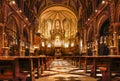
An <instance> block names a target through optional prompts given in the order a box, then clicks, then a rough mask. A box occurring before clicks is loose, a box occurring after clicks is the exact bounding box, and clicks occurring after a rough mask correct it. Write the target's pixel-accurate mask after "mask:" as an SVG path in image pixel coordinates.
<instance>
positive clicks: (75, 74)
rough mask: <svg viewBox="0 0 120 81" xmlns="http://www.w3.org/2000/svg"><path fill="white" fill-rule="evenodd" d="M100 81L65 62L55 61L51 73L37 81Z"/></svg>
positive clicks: (45, 72) (47, 72) (45, 73)
mask: <svg viewBox="0 0 120 81" xmlns="http://www.w3.org/2000/svg"><path fill="white" fill-rule="evenodd" d="M98 79H99V78H92V77H90V76H89V75H87V74H86V73H84V71H83V70H80V69H79V68H76V67H75V66H72V65H71V64H70V63H68V62H67V61H65V60H62V59H55V60H54V61H53V62H52V63H51V65H50V71H44V73H43V74H42V77H41V78H39V79H36V81H97V80H98Z"/></svg>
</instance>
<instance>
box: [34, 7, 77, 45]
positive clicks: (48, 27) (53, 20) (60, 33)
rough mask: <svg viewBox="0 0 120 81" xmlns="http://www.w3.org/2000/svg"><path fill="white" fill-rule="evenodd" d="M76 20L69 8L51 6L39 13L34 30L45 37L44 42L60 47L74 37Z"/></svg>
mask: <svg viewBox="0 0 120 81" xmlns="http://www.w3.org/2000/svg"><path fill="white" fill-rule="evenodd" d="M77 21H78V20H77V17H76V15H75V13H74V12H73V11H72V10H70V9H69V8H66V7H63V6H52V7H49V8H47V9H46V10H44V11H43V12H42V13H41V14H40V16H39V26H38V28H37V30H36V32H37V33H40V35H41V36H42V39H45V42H46V44H47V43H48V44H49V43H51V45H53V46H54V47H61V46H64V45H63V44H65V43H67V42H70V39H75V36H76V33H77Z"/></svg>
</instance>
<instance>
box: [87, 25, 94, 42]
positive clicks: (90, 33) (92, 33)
mask: <svg viewBox="0 0 120 81" xmlns="http://www.w3.org/2000/svg"><path fill="white" fill-rule="evenodd" d="M93 35H94V30H93V26H90V27H89V29H88V31H87V41H92V39H93V38H92V37H93ZM89 39H90V40H89Z"/></svg>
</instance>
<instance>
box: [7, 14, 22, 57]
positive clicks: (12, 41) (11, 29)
mask: <svg viewBox="0 0 120 81" xmlns="http://www.w3.org/2000/svg"><path fill="white" fill-rule="evenodd" d="M5 36H6V38H5V46H7V47H9V48H10V49H9V50H10V52H9V55H19V48H20V34H19V21H18V18H17V16H16V15H15V14H10V15H9V16H8V17H7V23H6V25H5Z"/></svg>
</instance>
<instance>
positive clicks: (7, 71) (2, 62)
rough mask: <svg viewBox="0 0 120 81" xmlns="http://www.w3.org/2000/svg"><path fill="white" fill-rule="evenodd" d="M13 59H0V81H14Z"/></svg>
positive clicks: (3, 57) (4, 57) (2, 57)
mask: <svg viewBox="0 0 120 81" xmlns="http://www.w3.org/2000/svg"><path fill="white" fill-rule="evenodd" d="M14 60H15V59H14V58H12V57H11V58H9V57H6V56H1V57H0V80H12V81H15V80H14V79H15V69H14V65H15V64H14Z"/></svg>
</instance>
